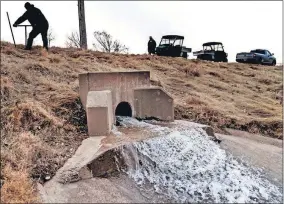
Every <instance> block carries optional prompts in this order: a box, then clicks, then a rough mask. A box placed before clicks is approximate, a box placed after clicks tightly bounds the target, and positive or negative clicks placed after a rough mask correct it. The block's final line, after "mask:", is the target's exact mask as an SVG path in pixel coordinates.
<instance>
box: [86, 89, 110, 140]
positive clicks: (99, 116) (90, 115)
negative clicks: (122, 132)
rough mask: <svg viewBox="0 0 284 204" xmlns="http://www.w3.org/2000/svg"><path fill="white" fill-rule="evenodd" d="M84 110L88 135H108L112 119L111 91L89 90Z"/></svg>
mask: <svg viewBox="0 0 284 204" xmlns="http://www.w3.org/2000/svg"><path fill="white" fill-rule="evenodd" d="M86 112H87V123H88V133H89V135H90V136H98V135H108V134H109V133H110V131H111V129H112V125H113V121H114V118H113V109H112V95H111V91H109V90H106V91H89V92H88V95H87V103H86Z"/></svg>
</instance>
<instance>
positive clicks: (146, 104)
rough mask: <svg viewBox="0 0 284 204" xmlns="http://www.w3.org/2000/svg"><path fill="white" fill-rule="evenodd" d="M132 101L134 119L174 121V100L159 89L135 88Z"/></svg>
mask: <svg viewBox="0 0 284 204" xmlns="http://www.w3.org/2000/svg"><path fill="white" fill-rule="evenodd" d="M134 100H135V103H134V110H135V112H136V117H138V118H142V119H144V118H147V117H155V118H158V119H160V120H164V121H174V102H173V101H174V100H173V98H172V97H171V96H170V95H169V94H168V93H166V92H165V91H164V90H162V89H161V88H160V87H151V88H135V89H134Z"/></svg>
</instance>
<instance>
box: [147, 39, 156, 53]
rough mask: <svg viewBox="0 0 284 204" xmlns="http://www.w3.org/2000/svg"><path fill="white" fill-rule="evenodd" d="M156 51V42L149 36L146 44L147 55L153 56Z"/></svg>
mask: <svg viewBox="0 0 284 204" xmlns="http://www.w3.org/2000/svg"><path fill="white" fill-rule="evenodd" d="M155 49H156V41H155V40H154V39H153V38H152V36H150V39H149V42H148V53H149V55H151V54H155Z"/></svg>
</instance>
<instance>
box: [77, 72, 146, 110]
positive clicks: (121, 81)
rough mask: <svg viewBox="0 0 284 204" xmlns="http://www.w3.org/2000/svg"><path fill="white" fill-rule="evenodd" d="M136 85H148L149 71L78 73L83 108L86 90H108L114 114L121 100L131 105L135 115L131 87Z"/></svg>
mask: <svg viewBox="0 0 284 204" xmlns="http://www.w3.org/2000/svg"><path fill="white" fill-rule="evenodd" d="M137 87H150V72H149V71H131V72H96V73H85V74H79V92H80V99H81V101H82V104H83V106H84V108H85V107H86V99H87V94H88V91H101V90H110V91H111V93H112V108H113V114H114V115H115V109H116V107H117V105H118V104H119V103H120V102H122V101H125V102H128V103H129V104H130V105H131V108H132V112H133V115H135V110H133V107H134V101H133V99H134V96H133V89H134V88H137Z"/></svg>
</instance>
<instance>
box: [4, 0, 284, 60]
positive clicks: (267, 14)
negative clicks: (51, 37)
mask: <svg viewBox="0 0 284 204" xmlns="http://www.w3.org/2000/svg"><path fill="white" fill-rule="evenodd" d="M29 2H31V3H32V4H34V5H35V6H36V7H38V8H39V9H41V11H42V12H43V13H44V15H45V16H46V18H47V19H48V21H49V24H50V28H52V30H53V33H54V34H55V36H56V40H55V41H54V42H52V45H56V46H61V47H63V46H65V41H66V36H67V35H68V34H69V33H71V32H72V31H77V30H78V27H79V23H78V7H77V1H29ZM24 3H25V1H2V0H1V40H5V41H10V42H12V36H11V32H10V28H9V24H8V21H7V16H6V11H8V12H9V15H10V19H11V23H12V24H13V23H14V22H15V20H16V19H17V18H18V17H19V16H21V15H22V14H23V13H24V12H25V8H24ZM85 13H86V27H87V40H88V48H93V45H92V44H93V42H94V39H93V34H92V33H93V32H94V31H95V30H106V31H107V32H109V33H110V34H111V35H112V36H113V37H114V38H115V39H118V40H120V41H121V42H122V43H124V44H125V45H127V46H128V47H129V48H130V52H131V53H137V54H138V53H139V54H142V53H146V52H147V42H148V39H149V36H153V38H154V39H155V40H156V42H157V43H159V42H160V39H161V36H162V35H167V34H177V35H183V36H185V41H184V45H185V46H187V47H190V48H192V49H193V51H197V50H199V49H201V48H202V44H203V43H204V42H208V41H221V42H222V43H223V44H224V46H225V51H226V52H228V58H229V61H235V56H236V53H237V52H242V51H250V50H252V49H257V48H261V49H268V50H270V51H271V52H272V53H274V54H275V57H276V58H277V62H282V1H252V2H246V1H231V2H230V1H212V2H209V1H208V2H206V1H200V2H198V1H178V2H177V1H85ZM27 23H28V21H26V22H25V23H24V24H27ZM13 31H14V35H15V40H16V43H24V35H25V34H24V28H22V27H18V28H13ZM29 31H30V30H29ZM35 44H40V45H42V41H41V36H40V35H39V36H38V37H37V38H36V40H35Z"/></svg>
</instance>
